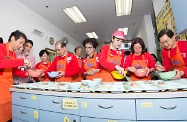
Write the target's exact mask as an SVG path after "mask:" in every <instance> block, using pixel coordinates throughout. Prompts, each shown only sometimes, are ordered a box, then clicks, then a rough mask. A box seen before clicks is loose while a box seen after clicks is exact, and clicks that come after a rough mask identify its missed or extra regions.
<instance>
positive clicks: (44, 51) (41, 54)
mask: <svg viewBox="0 0 187 122" xmlns="http://www.w3.org/2000/svg"><path fill="white" fill-rule="evenodd" d="M44 53H46V54H47V55H49V52H48V51H47V50H45V49H43V50H41V51H40V52H39V56H40V57H41V56H43V54H44Z"/></svg>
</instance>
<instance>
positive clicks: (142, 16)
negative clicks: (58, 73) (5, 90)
mask: <svg viewBox="0 0 187 122" xmlns="http://www.w3.org/2000/svg"><path fill="white" fill-rule="evenodd" d="M115 1H116V0H56V1H54V0H37V1H36V0H35V1H33V0H32V1H29V0H14V1H12V0H1V1H0V13H1V19H0V27H1V28H0V32H1V33H0V36H1V37H3V40H4V41H5V42H7V41H8V37H9V34H10V33H11V32H12V31H14V30H21V31H23V32H24V33H25V34H26V35H27V37H28V38H31V39H32V40H33V42H34V45H33V48H32V50H31V52H32V53H33V54H34V55H35V57H36V62H39V61H40V57H39V56H38V53H39V51H40V50H41V49H47V50H48V51H49V52H50V60H51V61H52V60H53V59H54V58H55V56H56V52H55V42H57V41H59V40H62V41H63V42H64V43H66V44H67V50H68V51H69V52H72V53H74V48H76V47H77V46H81V47H82V48H83V46H82V42H83V40H84V39H86V38H90V37H89V34H86V33H90V32H91V33H92V32H95V33H96V35H97V37H91V38H96V39H97V41H98V43H99V46H98V48H97V52H99V51H100V49H101V47H102V46H103V45H104V44H105V43H107V42H110V41H111V35H112V33H113V32H114V31H115V30H118V29H122V28H123V29H125V32H124V33H125V42H124V43H123V44H122V46H121V49H123V50H124V51H126V50H130V46H131V42H132V40H133V38H135V37H141V38H142V39H143V40H144V43H145V46H146V49H147V51H148V52H149V53H150V54H152V53H153V54H156V56H157V57H158V60H159V61H160V62H161V61H162V57H161V48H162V47H161V45H160V44H159V41H158V32H160V31H161V30H162V29H165V28H168V29H171V30H172V31H173V32H174V33H175V34H176V35H177V36H178V37H179V39H180V40H187V31H186V30H187V18H186V17H185V16H186V14H187V13H186V12H185V11H184V8H185V7H186V6H185V5H186V3H187V1H186V0H178V1H177V0H132V1H131V0H130V1H131V3H128V4H129V6H130V8H129V10H130V11H129V12H127V13H126V15H119V14H118V13H117V7H116V6H115V5H116V4H117V3H115ZM121 4H122V3H119V5H121ZM126 4H127V3H126ZM72 6H77V7H78V8H79V9H80V10H81V12H82V13H83V15H84V17H85V18H84V19H86V20H85V22H83V21H81V22H76V21H75V20H72V19H71V18H70V17H69V16H68V15H67V14H66V12H65V11H64V9H65V8H67V7H72ZM85 53H86V52H85V51H84V50H83V55H82V57H84V56H85V55H86V54H85ZM163 77H164V76H163ZM97 80H98V79H97ZM99 80H100V79H99ZM170 80H171V79H170ZM170 80H165V81H164V83H165V86H161V85H160V83H162V80H155V81H153V80H151V81H150V82H146V81H140V82H139V83H138V84H135V83H131V82H123V81H121V82H114V83H108V84H106V83H101V82H102V81H99V82H98V84H99V85H98V87H97V88H96V87H95V86H94V87H93V88H92V87H90V88H88V89H87V88H83V89H78V90H77V89H76V90H71V89H69V87H68V86H67V85H64V84H63V83H61V84H60V83H54V82H48V83H43V82H39V83H38V84H39V86H35V85H33V84H30V85H28V84H27V85H25V84H24V85H19V86H15V87H13V88H11V89H10V90H11V92H12V107H13V110H12V121H13V122H24V121H28V122H52V121H53V122H60V121H64V122H171V121H172V122H185V121H186V122H187V116H186V113H187V109H185V108H187V105H186V102H187V91H186V90H187V83H186V82H187V80H186V79H185V78H181V79H175V80H172V81H171V82H170ZM176 82H178V83H176ZM38 84H37V85H38ZM51 84H52V85H54V84H55V85H57V86H59V87H58V88H59V89H54V87H53V88H51V87H46V85H51ZM87 84H88V83H87V82H86V83H85V84H84V83H83V84H82V85H87ZM114 84H115V85H114ZM158 84H159V85H158ZM137 85H138V86H137ZM118 86H120V87H118ZM121 86H122V88H121ZM144 86H147V87H144ZM176 86H177V87H176ZM116 89H117V90H116Z"/></svg>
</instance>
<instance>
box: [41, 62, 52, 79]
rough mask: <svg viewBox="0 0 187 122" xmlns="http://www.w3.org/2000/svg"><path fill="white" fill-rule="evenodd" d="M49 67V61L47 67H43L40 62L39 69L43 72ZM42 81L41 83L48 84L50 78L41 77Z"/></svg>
mask: <svg viewBox="0 0 187 122" xmlns="http://www.w3.org/2000/svg"><path fill="white" fill-rule="evenodd" d="M50 66H51V63H50V62H49V61H48V63H47V66H45V65H43V64H42V62H40V65H39V69H41V70H43V71H45V70H47V69H48V68H49V67H50ZM42 81H43V82H48V81H50V78H49V77H48V76H44V77H42Z"/></svg>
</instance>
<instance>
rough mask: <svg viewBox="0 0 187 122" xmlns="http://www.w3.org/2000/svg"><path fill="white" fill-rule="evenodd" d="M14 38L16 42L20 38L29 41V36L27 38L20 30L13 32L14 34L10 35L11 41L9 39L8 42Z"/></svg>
mask: <svg viewBox="0 0 187 122" xmlns="http://www.w3.org/2000/svg"><path fill="white" fill-rule="evenodd" d="M12 36H14V37H15V40H16V41H17V40H18V39H19V38H20V37H22V38H24V39H25V40H26V41H27V36H26V35H25V34H24V33H22V32H21V31H19V30H16V31H14V32H12V33H11V34H10V36H9V39H8V42H10V41H11V37H12Z"/></svg>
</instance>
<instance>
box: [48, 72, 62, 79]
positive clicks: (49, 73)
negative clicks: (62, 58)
mask: <svg viewBox="0 0 187 122" xmlns="http://www.w3.org/2000/svg"><path fill="white" fill-rule="evenodd" d="M47 73H48V75H49V77H51V78H55V77H57V76H58V74H59V72H56V71H53V72H47Z"/></svg>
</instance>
